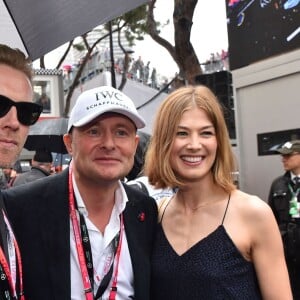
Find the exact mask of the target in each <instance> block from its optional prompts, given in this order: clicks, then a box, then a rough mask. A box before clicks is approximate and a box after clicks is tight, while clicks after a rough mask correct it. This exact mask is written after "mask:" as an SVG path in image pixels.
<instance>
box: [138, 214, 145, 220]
mask: <svg viewBox="0 0 300 300" xmlns="http://www.w3.org/2000/svg"><path fill="white" fill-rule="evenodd" d="M145 218H146V215H145V213H144V212H141V213H140V214H139V215H138V219H139V221H140V222H144V221H145Z"/></svg>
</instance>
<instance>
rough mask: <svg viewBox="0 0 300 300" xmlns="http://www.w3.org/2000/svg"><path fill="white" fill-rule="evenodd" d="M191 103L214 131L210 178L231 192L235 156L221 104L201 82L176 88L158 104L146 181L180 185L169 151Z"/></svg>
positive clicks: (166, 185)
mask: <svg viewBox="0 0 300 300" xmlns="http://www.w3.org/2000/svg"><path fill="white" fill-rule="evenodd" d="M195 106H196V107H198V108H200V109H202V110H204V111H205V112H206V114H207V116H208V118H209V119H210V121H211V122H212V124H213V126H214V128H215V131H216V139H217V154H216V159H215V162H214V164H213V167H212V170H211V171H212V174H213V178H214V181H215V182H216V183H217V184H218V185H219V186H221V187H222V188H224V189H225V190H226V191H227V192H231V191H232V190H234V189H235V188H236V187H235V185H234V183H233V176H232V172H234V170H235V160H234V156H233V153H232V149H231V145H230V139H229V135H228V131H227V127H226V123H225V120H224V115H223V111H222V108H221V106H220V104H219V102H218V100H217V98H216V96H215V95H214V94H213V93H212V91H211V90H210V89H208V88H207V87H205V86H186V87H182V88H179V89H177V90H175V91H174V92H172V93H171V94H170V95H169V96H168V97H167V98H166V99H165V100H164V101H163V103H162V104H161V105H160V107H159V110H158V113H157V115H156V119H155V122H154V127H153V135H152V138H151V141H150V144H149V147H148V150H147V153H146V158H145V165H144V171H145V174H146V175H147V176H148V177H149V182H150V183H151V184H153V185H155V186H156V187H157V188H166V187H172V188H174V187H179V188H180V187H183V186H184V185H185V183H184V182H182V181H180V180H179V179H178V178H176V175H175V174H174V172H173V170H172V167H171V164H170V153H171V149H172V145H173V142H174V139H175V136H176V132H177V128H178V124H179V122H180V120H181V117H182V115H183V113H184V112H186V111H187V110H190V109H191V108H193V107H195Z"/></svg>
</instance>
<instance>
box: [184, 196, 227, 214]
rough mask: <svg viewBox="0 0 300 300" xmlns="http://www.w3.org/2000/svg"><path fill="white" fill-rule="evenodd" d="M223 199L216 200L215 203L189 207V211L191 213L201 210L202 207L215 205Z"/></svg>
mask: <svg viewBox="0 0 300 300" xmlns="http://www.w3.org/2000/svg"><path fill="white" fill-rule="evenodd" d="M222 200H223V199H219V200H216V201H213V202H205V203H201V204H199V205H198V206H196V207H189V209H190V210H191V211H192V212H195V211H196V210H198V209H199V208H202V207H205V206H208V205H213V204H216V203H218V202H220V201H222Z"/></svg>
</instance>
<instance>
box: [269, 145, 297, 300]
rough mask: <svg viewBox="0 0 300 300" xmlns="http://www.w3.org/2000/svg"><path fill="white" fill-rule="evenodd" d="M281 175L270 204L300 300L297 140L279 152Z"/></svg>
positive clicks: (294, 289) (272, 190)
mask: <svg viewBox="0 0 300 300" xmlns="http://www.w3.org/2000/svg"><path fill="white" fill-rule="evenodd" d="M277 152H278V153H280V154H281V158H282V163H283V168H284V170H285V171H286V172H285V174H284V175H282V176H279V177H278V178H276V179H275V180H274V181H273V183H272V185H271V189H270V192H269V204H270V206H271V208H272V210H273V212H274V215H275V218H276V220H277V223H278V226H279V229H280V232H281V235H282V239H283V244H284V250H285V256H286V262H287V267H288V270H289V275H290V280H291V286H292V290H293V296H294V299H296V300H297V299H300V140H292V141H288V142H286V143H285V144H283V146H281V147H280V148H279V149H278V150H277Z"/></svg>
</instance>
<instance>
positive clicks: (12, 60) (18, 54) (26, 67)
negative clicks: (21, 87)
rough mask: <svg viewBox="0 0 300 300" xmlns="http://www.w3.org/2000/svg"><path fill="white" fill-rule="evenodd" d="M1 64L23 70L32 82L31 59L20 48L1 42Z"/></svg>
mask: <svg viewBox="0 0 300 300" xmlns="http://www.w3.org/2000/svg"><path fill="white" fill-rule="evenodd" d="M0 64H3V65H7V66H9V67H12V68H14V69H17V70H19V71H21V72H23V73H24V74H25V75H26V76H27V77H28V79H29V80H30V82H32V76H33V70H32V65H31V60H30V59H29V58H26V56H25V54H24V53H23V52H22V51H21V50H19V49H13V48H10V47H8V46H7V45H4V44H0Z"/></svg>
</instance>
